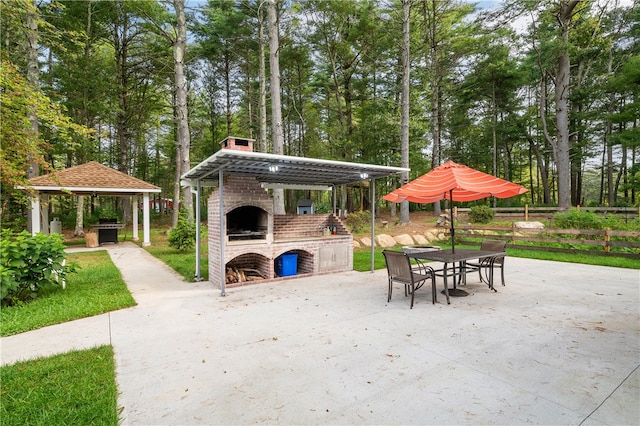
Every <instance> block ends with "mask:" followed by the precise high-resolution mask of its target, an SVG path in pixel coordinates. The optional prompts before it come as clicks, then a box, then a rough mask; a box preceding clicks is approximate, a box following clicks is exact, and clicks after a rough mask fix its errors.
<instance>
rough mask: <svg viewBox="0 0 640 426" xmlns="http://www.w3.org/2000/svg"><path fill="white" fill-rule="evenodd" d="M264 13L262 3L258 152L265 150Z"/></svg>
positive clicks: (259, 15)
mask: <svg viewBox="0 0 640 426" xmlns="http://www.w3.org/2000/svg"><path fill="white" fill-rule="evenodd" d="M264 42H265V39H264V15H263V11H262V3H260V7H258V46H259V48H260V50H259V53H260V58H259V59H258V62H259V64H260V77H259V79H260V134H259V137H258V146H257V150H258V151H259V152H267V151H268V150H267V72H266V64H265V60H264V53H265V52H264V47H265V46H264Z"/></svg>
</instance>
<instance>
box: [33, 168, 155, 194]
mask: <svg viewBox="0 0 640 426" xmlns="http://www.w3.org/2000/svg"><path fill="white" fill-rule="evenodd" d="M29 184H30V186H31V187H34V188H35V189H39V190H43V189H46V190H48V189H49V188H50V189H51V190H55V189H58V188H59V189H66V190H70V191H72V192H74V189H81V190H83V191H87V190H88V189H91V188H95V189H105V190H113V192H118V190H123V192H128V193H132V192H160V187H158V186H155V185H152V184H150V183H148V182H145V181H143V180H140V179H137V178H134V177H133V176H129V175H127V174H125V173H122V172H119V171H118V170H114V169H112V168H110V167H107V166H104V165H102V164H100V163H98V162H96V161H89V162H88V163H84V164H80V165H78V166H74V167H70V168H68V169H64V170H59V171H56V172H53V173H49V174H46V175H42V176H36V177H33V178H31V179H29Z"/></svg>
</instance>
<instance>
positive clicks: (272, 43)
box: [267, 0, 285, 214]
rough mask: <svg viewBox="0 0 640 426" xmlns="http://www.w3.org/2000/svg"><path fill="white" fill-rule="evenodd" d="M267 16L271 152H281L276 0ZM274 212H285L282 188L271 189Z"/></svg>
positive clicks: (282, 141)
mask: <svg viewBox="0 0 640 426" xmlns="http://www.w3.org/2000/svg"><path fill="white" fill-rule="evenodd" d="M267 16H268V18H269V67H270V82H271V86H270V87H271V138H272V140H273V153H274V154H282V153H283V152H284V151H283V147H284V136H283V133H282V104H281V102H280V45H279V41H280V40H279V38H280V34H279V31H278V13H277V0H268V3H267ZM273 206H274V207H273V209H274V214H285V208H284V190H283V189H279V188H278V189H274V190H273Z"/></svg>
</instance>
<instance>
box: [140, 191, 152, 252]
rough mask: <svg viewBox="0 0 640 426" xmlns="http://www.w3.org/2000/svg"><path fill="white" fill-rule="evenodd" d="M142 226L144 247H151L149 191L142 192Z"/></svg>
mask: <svg viewBox="0 0 640 426" xmlns="http://www.w3.org/2000/svg"><path fill="white" fill-rule="evenodd" d="M142 199H143V201H142V203H143V205H142V221H143V222H142V228H143V240H142V247H149V246H150V245H151V238H150V237H149V193H148V192H144V193H143V194H142Z"/></svg>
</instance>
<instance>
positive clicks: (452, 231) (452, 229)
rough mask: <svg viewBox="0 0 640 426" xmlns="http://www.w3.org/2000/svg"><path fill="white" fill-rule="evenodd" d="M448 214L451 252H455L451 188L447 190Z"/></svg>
mask: <svg viewBox="0 0 640 426" xmlns="http://www.w3.org/2000/svg"><path fill="white" fill-rule="evenodd" d="M449 215H450V216H451V252H452V253H455V252H456V241H455V232H456V230H455V227H454V226H453V189H450V190H449Z"/></svg>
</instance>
